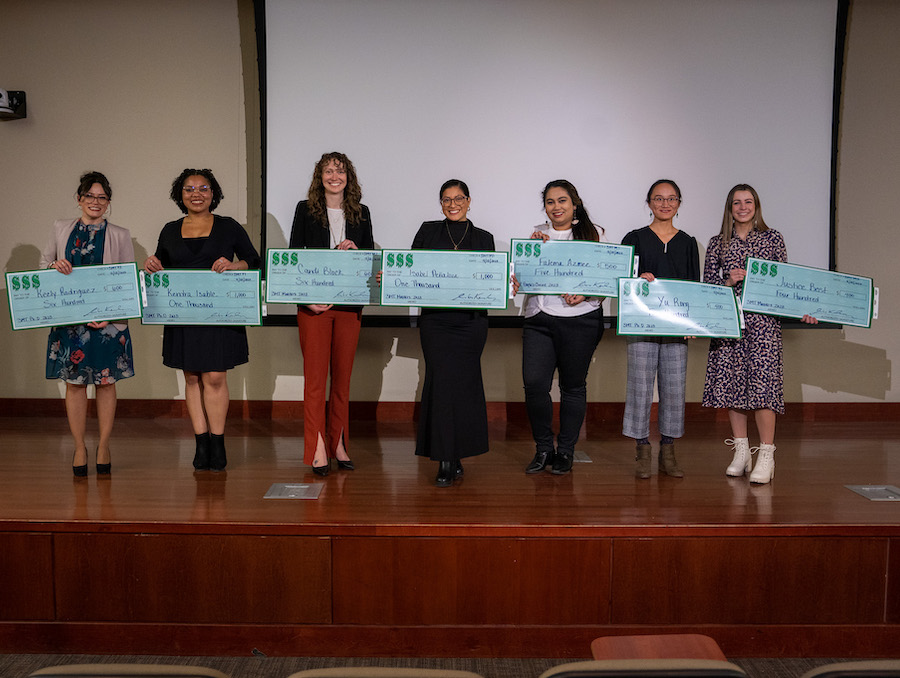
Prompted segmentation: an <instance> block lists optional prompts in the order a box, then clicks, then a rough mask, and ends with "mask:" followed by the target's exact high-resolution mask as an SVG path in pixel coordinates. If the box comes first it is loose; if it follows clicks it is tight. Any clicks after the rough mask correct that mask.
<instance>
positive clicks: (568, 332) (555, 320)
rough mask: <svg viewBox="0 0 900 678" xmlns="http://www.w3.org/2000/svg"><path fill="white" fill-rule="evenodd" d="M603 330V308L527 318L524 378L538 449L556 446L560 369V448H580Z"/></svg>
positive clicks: (543, 314) (558, 441) (569, 449)
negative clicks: (554, 391)
mask: <svg viewBox="0 0 900 678" xmlns="http://www.w3.org/2000/svg"><path fill="white" fill-rule="evenodd" d="M602 336H603V313H602V311H601V310H600V309H599V308H598V309H596V310H594V311H591V312H590V313H586V314H584V315H579V316H574V317H558V316H552V315H547V314H546V313H538V314H537V315H535V316H532V317H530V318H526V319H525V325H524V329H523V330H522V380H523V381H524V383H525V406H526V408H527V410H528V419H529V421H530V422H531V433H532V436H533V437H534V443H535V446H536V448H537V451H538V452H552V451H553V449H554V447H553V403H552V401H551V400H550V387H551V385H552V383H553V374H554V372H557V371H558V372H559V392H560V403H559V436H558V438H557V449H558V450H559V451H560V452H562V453H564V454H569V455H570V454H572V453H573V452H574V451H575V443H576V442H577V441H578V434H579V432H580V431H581V425H582V423H584V414H585V411H586V410H587V373H588V368H589V367H590V365H591V358H592V357H593V355H594V349H596V348H597V344H599V343H600V337H602Z"/></svg>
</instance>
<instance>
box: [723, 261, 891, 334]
mask: <svg viewBox="0 0 900 678" xmlns="http://www.w3.org/2000/svg"><path fill="white" fill-rule="evenodd" d="M873 297H874V287H873V283H872V279H871V278H865V277H863V276H859V275H850V274H849V273H838V272H836V271H826V270H824V269H821V268H812V267H810V266H800V265H798V264H785V263H782V262H780V261H768V260H767V259H754V258H753V257H750V258H748V259H747V276H746V277H745V278H744V289H743V291H742V294H741V306H743V308H744V310H745V311H753V312H754V313H765V314H766V315H778V316H784V317H786V318H802V317H803V316H804V315H811V316H813V317H815V318H816V319H818V320H825V321H828V322H834V323H842V324H844V325H857V326H859V327H871V325H872V307H873Z"/></svg>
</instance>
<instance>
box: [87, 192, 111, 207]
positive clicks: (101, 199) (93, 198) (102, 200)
mask: <svg viewBox="0 0 900 678" xmlns="http://www.w3.org/2000/svg"><path fill="white" fill-rule="evenodd" d="M81 199H82V200H84V201H85V202H95V203H97V204H98V205H105V204H106V203H108V202H109V198H107V197H106V196H105V195H91V194H90V193H85V194H84V195H83V196H81Z"/></svg>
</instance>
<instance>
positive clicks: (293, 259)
mask: <svg viewBox="0 0 900 678" xmlns="http://www.w3.org/2000/svg"><path fill="white" fill-rule="evenodd" d="M298 261H300V258H299V257H298V256H297V253H296V252H291V266H296V265H297V262H298Z"/></svg>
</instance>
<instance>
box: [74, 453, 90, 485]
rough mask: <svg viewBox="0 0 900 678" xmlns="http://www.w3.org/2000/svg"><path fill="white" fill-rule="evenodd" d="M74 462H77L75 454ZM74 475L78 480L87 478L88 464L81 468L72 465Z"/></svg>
mask: <svg viewBox="0 0 900 678" xmlns="http://www.w3.org/2000/svg"><path fill="white" fill-rule="evenodd" d="M76 451H77V450H76ZM72 461H75V452H73V453H72ZM72 475H73V476H75V477H76V478H87V464H86V463H85V464H82V465H81V466H75V464H72Z"/></svg>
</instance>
